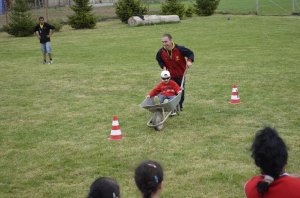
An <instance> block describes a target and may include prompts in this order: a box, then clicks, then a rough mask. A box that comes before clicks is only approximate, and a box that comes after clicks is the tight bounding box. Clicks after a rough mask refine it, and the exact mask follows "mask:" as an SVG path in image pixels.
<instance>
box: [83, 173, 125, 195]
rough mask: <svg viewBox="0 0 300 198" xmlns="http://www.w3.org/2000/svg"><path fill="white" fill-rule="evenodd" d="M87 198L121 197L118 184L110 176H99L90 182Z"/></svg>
mask: <svg viewBox="0 0 300 198" xmlns="http://www.w3.org/2000/svg"><path fill="white" fill-rule="evenodd" d="M87 198H121V197H120V187H119V184H118V183H117V182H116V181H115V180H114V179H112V178H109V177H99V178H97V179H96V180H95V181H94V182H93V183H92V184H91V186H90V190H89V194H88V196H87Z"/></svg>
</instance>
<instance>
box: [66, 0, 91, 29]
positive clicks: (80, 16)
mask: <svg viewBox="0 0 300 198" xmlns="http://www.w3.org/2000/svg"><path fill="white" fill-rule="evenodd" d="M74 2H75V5H73V6H71V9H72V10H73V11H74V12H75V13H74V14H73V15H71V16H68V18H69V22H68V23H69V25H71V27H72V28H75V29H85V28H87V29H91V28H94V27H95V26H96V22H97V20H96V17H95V16H94V14H93V13H91V12H92V10H93V7H92V6H91V5H89V2H90V1H89V0H74Z"/></svg>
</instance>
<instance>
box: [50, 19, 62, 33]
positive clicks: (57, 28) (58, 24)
mask: <svg viewBox="0 0 300 198" xmlns="http://www.w3.org/2000/svg"><path fill="white" fill-rule="evenodd" d="M47 23H49V24H51V25H53V26H54V27H55V32H59V31H60V30H61V28H62V26H63V25H62V22H60V21H58V20H51V21H49V22H48V21H47Z"/></svg>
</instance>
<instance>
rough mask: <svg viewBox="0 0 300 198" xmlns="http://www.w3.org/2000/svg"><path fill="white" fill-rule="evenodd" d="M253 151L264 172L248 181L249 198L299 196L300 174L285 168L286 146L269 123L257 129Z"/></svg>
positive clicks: (246, 189) (291, 197)
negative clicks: (296, 174) (293, 174)
mask: <svg viewBox="0 0 300 198" xmlns="http://www.w3.org/2000/svg"><path fill="white" fill-rule="evenodd" d="M251 151H252V158H253V159H254V161H255V164H256V165H257V166H258V167H259V168H260V171H261V175H259V176H255V177H253V178H251V179H250V180H248V182H247V183H246V185H245V187H244V190H245V193H246V196H247V198H283V197H287V198H299V197H300V178H297V177H293V176H290V175H289V174H288V173H286V172H285V166H286V165H287V160H288V152H287V146H286V145H285V143H284V141H283V140H282V139H281V137H280V136H279V135H278V134H277V131H276V130H275V129H273V128H270V127H266V128H264V129H262V130H260V131H258V132H257V134H256V136H255V139H254V142H253V144H252V147H251Z"/></svg>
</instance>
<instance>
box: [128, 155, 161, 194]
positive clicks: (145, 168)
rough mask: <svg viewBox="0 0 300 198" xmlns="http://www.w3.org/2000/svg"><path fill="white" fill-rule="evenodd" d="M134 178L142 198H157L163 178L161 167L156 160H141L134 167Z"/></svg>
mask: <svg viewBox="0 0 300 198" xmlns="http://www.w3.org/2000/svg"><path fill="white" fill-rule="evenodd" d="M134 180H135V183H136V186H137V187H138V189H139V190H140V191H141V193H142V195H143V198H158V197H159V193H160V192H161V190H162V182H163V180H164V173H163V169H162V167H161V165H160V164H159V163H158V162H156V161H153V160H146V161H143V162H142V163H141V164H139V165H138V166H137V167H136V169H135V174H134Z"/></svg>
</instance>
